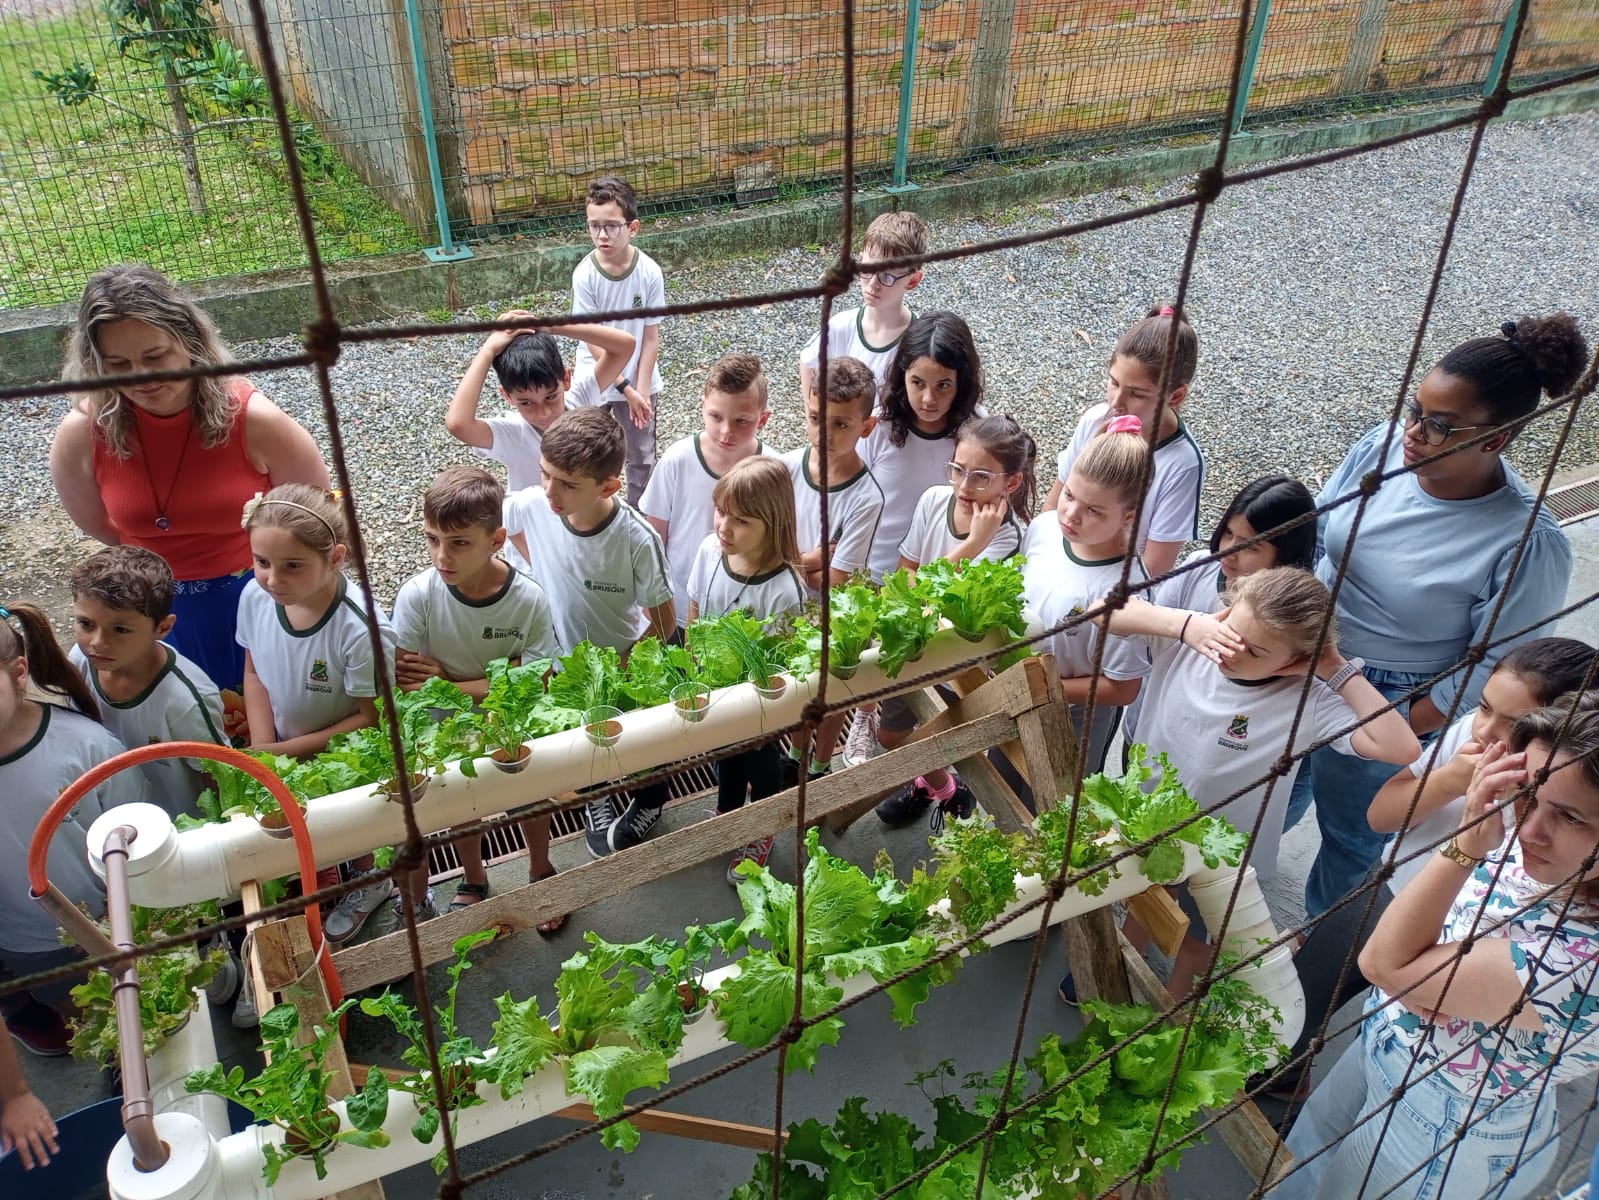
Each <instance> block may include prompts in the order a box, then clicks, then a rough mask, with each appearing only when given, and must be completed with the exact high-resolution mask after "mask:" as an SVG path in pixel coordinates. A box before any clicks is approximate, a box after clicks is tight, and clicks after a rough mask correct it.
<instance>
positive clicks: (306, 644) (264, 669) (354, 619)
mask: <svg viewBox="0 0 1599 1200" xmlns="http://www.w3.org/2000/svg"><path fill="white" fill-rule="evenodd" d="M377 614H378V630H379V632H380V634H381V635H382V640H383V652H384V655H385V657H386V658H387V660H388V670H389V678H390V679H393V678H394V626H393V625H391V624H390V623H389V618H388V616H387V614H385V613H384V611H383V608H382V606H379V607H378V610H377ZM234 640H235V641H237V642H238V643H239V645H241V646H243V647H244V648H245V650H247V651H249V654H250V661H251V663H252V664H253V665H254V666H255V673H256V675H258V676H259V677H260V679H261V685H262V686H263V687H264V688H266V693H267V695H268V696H269V697H270V698H271V700H272V723H273V725H275V726H276V729H277V736H278V737H279V738H280V739H283V740H287V739H289V738H296V737H301V736H302V735H304V734H307V733H314V732H316V731H317V730H319V729H326V728H327V727H328V726H329V725H335V724H337V723H338V722H340V721H342V720H344V718H346V717H348V716H353V715H354V713H355V711H356V703H355V702H356V700H358V699H361V700H371V699H373V698H375V697H376V696H377V694H378V679H377V669H376V665H375V660H374V659H373V657H372V641H371V638H370V637H369V636H368V634H367V630H366V608H365V600H364V599H363V596H362V593H361V589H360V588H359V587H357V586H356V585H355V584H354V583H351V582H350V581H349V580H348V579H345V578H343V577H342V576H341V577H340V578H339V588H338V592H337V593H336V595H335V596H334V600H333V603H332V604H331V605H330V606H329V607H328V611H327V612H326V613H324V614H323V616H322V619H321V620H320V621H318V622H317V623H316V624H315V625H313V626H311V628H309V629H291V628H290V627H289V622H288V619H287V618H286V617H285V615H284V612H283V606H282V605H280V604H278V603H277V602H276V601H274V600H273V599H272V597H271V596H269V595H267V593H266V592H265V591H263V590H262V588H261V585H260V584H259V583H257V582H256V581H255V580H253V579H252V580H250V582H249V583H247V584H245V585H244V591H243V592H241V593H240V595H239V627H238V632H237V633H236V634H235V635H234ZM255 733H256V736H257V737H259V736H260V734H261V731H259V730H256V731H255Z"/></svg>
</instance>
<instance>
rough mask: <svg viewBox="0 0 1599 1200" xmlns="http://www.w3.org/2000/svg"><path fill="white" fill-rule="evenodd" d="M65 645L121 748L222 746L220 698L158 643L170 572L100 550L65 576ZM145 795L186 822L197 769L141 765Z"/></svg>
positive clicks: (194, 809) (183, 764) (147, 557)
mask: <svg viewBox="0 0 1599 1200" xmlns="http://www.w3.org/2000/svg"><path fill="white" fill-rule="evenodd" d="M71 584H72V626H73V635H74V638H75V644H74V645H73V646H72V648H71V650H69V651H68V653H67V657H68V659H69V660H70V661H71V662H72V664H73V665H74V666H75V667H77V669H78V670H79V672H80V673H82V675H83V677H84V679H85V680H86V681H87V682H88V684H89V686H90V687H91V688H93V690H94V694H95V699H96V700H98V701H99V702H100V714H101V720H102V721H103V723H104V724H105V727H106V728H107V729H108V730H109V731H110V732H111V733H113V734H114V735H116V738H117V740H118V741H120V742H121V743H122V744H123V745H124V746H128V747H130V748H131V747H136V746H148V745H151V744H153V743H157V742H211V743H213V744H215V745H218V746H226V745H227V744H228V740H227V738H226V737H225V736H223V732H222V730H223V724H222V696H221V694H220V693H219V692H218V691H217V686H216V684H214V683H212V682H211V679H210V677H209V676H207V675H206V673H205V672H204V671H202V670H201V669H200V668H199V667H198V666H196V665H195V664H194V663H192V662H190V661H189V660H188V659H187V658H185V657H184V656H183V655H181V654H179V653H178V652H177V651H176V650H174V649H173V648H172V647H171V646H168V645H167V644H166V643H165V642H163V641H162V640H161V639H162V638H164V637H166V636H167V635H168V634H170V633H171V632H172V627H173V626H174V625H175V624H176V623H177V617H176V616H175V615H174V614H173V612H172V594H173V582H172V569H171V568H170V567H168V566H167V563H166V560H165V559H163V558H162V557H161V556H160V555H159V554H156V553H154V552H153V551H150V550H145V549H143V548H141V547H139V546H107V547H106V548H105V549H104V550H100V551H97V552H96V553H94V554H91V555H90V556H89V557H88V558H86V559H84V560H83V562H81V563H79V564H78V565H77V566H76V567H75V568H74V569H73V571H72V579H71ZM139 771H140V773H141V774H142V775H143V776H144V777H145V781H146V783H147V784H148V785H149V790H150V795H151V797H152V798H153V799H154V800H155V801H156V803H158V804H160V805H161V807H162V808H164V809H166V810H167V812H169V813H171V814H172V815H173V816H174V817H176V816H179V815H185V814H186V815H189V816H194V815H195V814H197V813H198V812H199V808H198V806H197V804H196V801H197V800H198V799H199V796H200V793H201V792H203V791H205V790H206V789H207V788H208V787H210V786H211V778H210V776H209V775H207V774H206V773H205V769H204V768H203V767H202V766H201V764H200V762H199V761H198V760H194V759H186V758H165V759H158V760H157V761H155V762H148V763H143V764H141V765H140V766H139Z"/></svg>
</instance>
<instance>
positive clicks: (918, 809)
mask: <svg viewBox="0 0 1599 1200" xmlns="http://www.w3.org/2000/svg"><path fill="white" fill-rule="evenodd" d="M932 802H933V797H932V794H931V793H930V792H928V790H927V789H926V788H924V787H923V786H922V785H921V784H919V783H907V784H906V785H905V786H904V787H902V788H900V789H899V791H897V792H895V793H894V794H893V795H892V796H890V797H888V799H886V800H883V801H880V802H879V803H878V805H877V807H876V808H875V809H874V810H873V811H874V812H876V813H877V819H878V820H879V821H881V822H882V823H883V824H884V825H887V826H888V827H889V828H890V829H898V828H899V827H900V826H902V825H909V824H910V823H911V822H912V821H915V820H917V819H918V818H920V817H921V815H922V814H923V813H924V812H926V811H927V807H928V805H930V804H932Z"/></svg>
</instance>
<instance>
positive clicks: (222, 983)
mask: <svg viewBox="0 0 1599 1200" xmlns="http://www.w3.org/2000/svg"><path fill="white" fill-rule="evenodd" d="M222 949H224V950H227V954H228V957H227V960H226V961H225V962H223V964H222V965H221V966H220V967H218V968H217V973H216V974H215V975H213V976H211V982H210V983H208V984H206V985H205V998H206V999H207V1000H209V1001H210V1002H211V1003H212V1004H215V1005H216V1006H217V1007H218V1008H220V1007H222V1005H224V1004H226V1003H227V1002H228V1001H229V1000H232V999H233V994H234V993H235V992H237V991H238V990H239V981H240V980H241V979H243V978H244V970H243V968H242V967H240V966H239V958H238V955H236V954H234V953H233V951H232V950H229V949H228V946H227V943H226V942H224V943H223V944H222Z"/></svg>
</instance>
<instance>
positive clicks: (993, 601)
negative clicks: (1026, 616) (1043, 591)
mask: <svg viewBox="0 0 1599 1200" xmlns="http://www.w3.org/2000/svg"><path fill="white" fill-rule="evenodd" d="M1024 561H1026V560H1024V559H1023V558H1021V557H1020V556H1017V557H1014V558H1008V559H1006V560H1005V561H1004V562H993V561H991V560H989V559H986V558H985V559H978V560H977V561H975V562H964V563H961V564H960V565H958V566H957V565H956V564H954V563H951V562H949V561H948V560H946V559H935V560H934V561H933V562H930V563H924V564H923V565H922V566H920V567H918V568H917V570H916V585H917V587H918V588H919V589H922V590H924V592H925V594H926V596H927V597H928V599H929V600H930V601H931V602H932V603H933V604H934V605H936V606H937V608H938V611H939V612H940V613H941V614H942V615H943V616H944V617H945V618H946V619H947V620H948V621H949V623H950V624H951V625H953V626H954V627H955V629H956V630H957V631H958V632H959V633H960V634H961V636H962V637H965V638H968V639H970V640H971V641H977V640H979V639H980V638H982V637H983V636H984V635H986V634H987V633H988V632H989V631H990V630H994V629H1004V630H1007V631H1009V632H1010V634H1011V635H1012V636H1014V637H1020V636H1022V634H1024V633H1026V632H1027V622H1026V621H1024V620H1023V619H1022V590H1023V581H1022V563H1023V562H1024Z"/></svg>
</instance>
